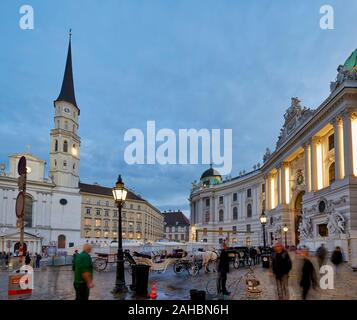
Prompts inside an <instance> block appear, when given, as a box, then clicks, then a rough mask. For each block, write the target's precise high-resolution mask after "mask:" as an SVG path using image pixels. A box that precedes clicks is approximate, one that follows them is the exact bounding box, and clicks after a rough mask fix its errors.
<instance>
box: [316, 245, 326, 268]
mask: <svg viewBox="0 0 357 320" xmlns="http://www.w3.org/2000/svg"><path fill="white" fill-rule="evenodd" d="M326 256H327V250H326V248H325V245H324V244H323V243H322V244H321V245H320V246H319V247H318V249H317V250H316V257H317V261H318V263H319V269H320V268H321V267H322V265H323V264H324V263H325V260H326Z"/></svg>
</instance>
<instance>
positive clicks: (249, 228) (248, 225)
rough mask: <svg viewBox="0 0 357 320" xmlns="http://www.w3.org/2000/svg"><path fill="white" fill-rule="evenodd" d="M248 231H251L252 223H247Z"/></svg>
mask: <svg viewBox="0 0 357 320" xmlns="http://www.w3.org/2000/svg"><path fill="white" fill-rule="evenodd" d="M247 232H251V226H250V224H247Z"/></svg>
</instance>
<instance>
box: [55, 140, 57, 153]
mask: <svg viewBox="0 0 357 320" xmlns="http://www.w3.org/2000/svg"><path fill="white" fill-rule="evenodd" d="M55 151H58V140H56V141H55Z"/></svg>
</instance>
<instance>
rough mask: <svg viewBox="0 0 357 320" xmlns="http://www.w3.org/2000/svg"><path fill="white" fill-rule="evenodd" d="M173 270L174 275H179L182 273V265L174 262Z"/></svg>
mask: <svg viewBox="0 0 357 320" xmlns="http://www.w3.org/2000/svg"><path fill="white" fill-rule="evenodd" d="M173 269H174V272H175V273H181V272H182V271H183V266H182V263H180V262H175V263H174V265H173Z"/></svg>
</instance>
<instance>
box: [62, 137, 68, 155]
mask: <svg viewBox="0 0 357 320" xmlns="http://www.w3.org/2000/svg"><path fill="white" fill-rule="evenodd" d="M63 152H68V142H67V140H64V142H63Z"/></svg>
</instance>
